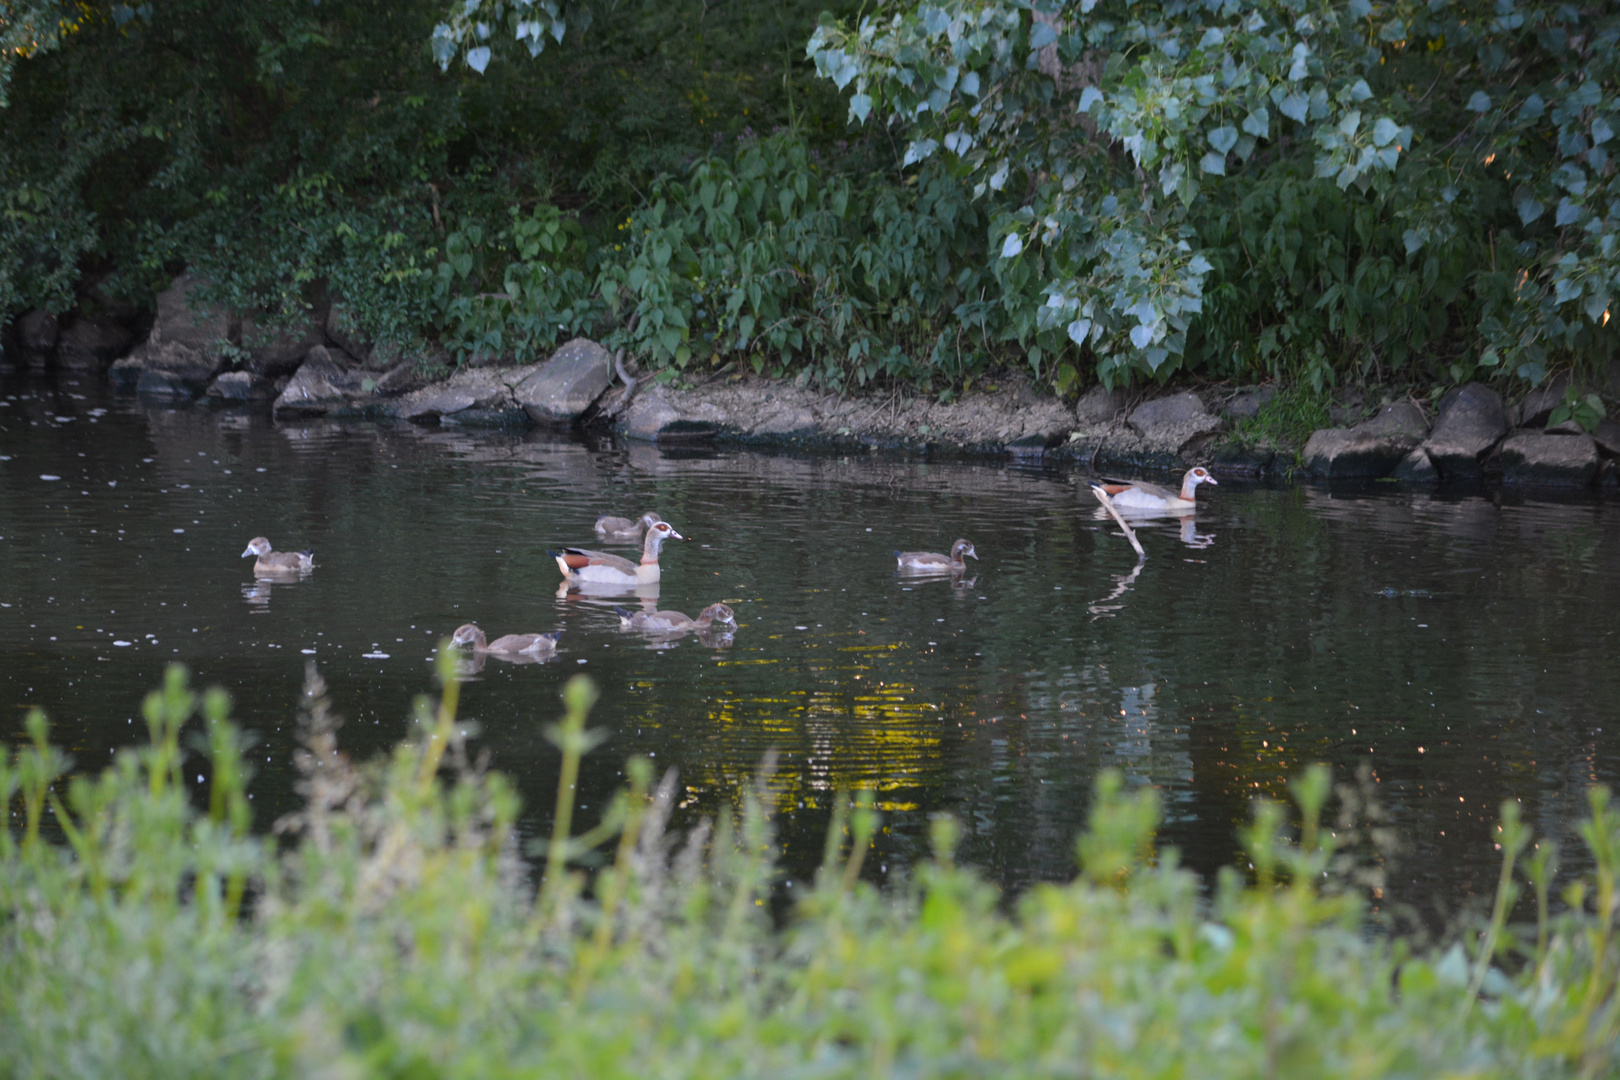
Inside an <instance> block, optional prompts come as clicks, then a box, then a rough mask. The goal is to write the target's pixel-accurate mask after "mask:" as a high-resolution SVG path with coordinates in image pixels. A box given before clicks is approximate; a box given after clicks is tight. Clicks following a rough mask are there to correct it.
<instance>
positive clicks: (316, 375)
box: [275, 345, 362, 419]
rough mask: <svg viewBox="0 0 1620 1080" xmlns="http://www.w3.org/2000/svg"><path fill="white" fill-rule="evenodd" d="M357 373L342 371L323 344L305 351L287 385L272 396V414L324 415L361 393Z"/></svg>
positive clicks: (282, 415) (281, 415) (278, 416)
mask: <svg viewBox="0 0 1620 1080" xmlns="http://www.w3.org/2000/svg"><path fill="white" fill-rule="evenodd" d="M361 392H362V390H361V382H360V379H359V377H358V376H356V375H354V374H353V373H351V372H348V371H345V370H344V369H343V368H341V367H339V366H338V365H337V363H336V362H335V361H334V360H333V359H332V354H331V353H330V352H328V351H327V348H326V346H325V345H317V346H315V347H314V348H312V349H310V350H309V354H308V355H307V356H306V357H305V358H304V362H303V363H302V364H300V365H299V367H298V371H297V373H296V374H294V375H293V377H292V381H291V382H289V383H288V384H287V388H286V389H285V390H283V391H282V392H281V396H280V397H278V398H276V404H275V414H276V417H277V418H278V419H279V418H281V417H284V416H324V415H326V414H327V413H329V412H331V411H332V410H333V409H335V408H341V407H343V406H345V405H348V404H349V400H350V398H351V397H352V396H354V395H356V394H359V393H361Z"/></svg>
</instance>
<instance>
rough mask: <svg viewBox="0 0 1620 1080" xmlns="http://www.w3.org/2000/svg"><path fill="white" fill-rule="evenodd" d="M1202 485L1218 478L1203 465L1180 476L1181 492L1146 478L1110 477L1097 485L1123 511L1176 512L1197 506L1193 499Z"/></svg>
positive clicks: (1213, 482) (1211, 482) (1213, 481)
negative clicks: (1118, 478)
mask: <svg viewBox="0 0 1620 1080" xmlns="http://www.w3.org/2000/svg"><path fill="white" fill-rule="evenodd" d="M1199 484H1215V478H1214V477H1213V476H1211V475H1209V470H1208V469H1206V468H1204V467H1203V466H1202V465H1200V466H1198V467H1197V468H1194V469H1188V470H1187V475H1186V476H1184V477H1182V478H1181V494H1180V495H1176V494H1174V493H1173V492H1171V491H1170V489H1169V488H1163V487H1160V486H1159V485H1158V484H1150V483H1148V482H1147V481H1146V480H1134V481H1131V480H1107V481H1104V482H1103V483H1101V484H1099V485H1097V486H1098V487H1100V488H1102V489H1103V490H1104V491H1106V492H1107V493H1108V497H1109V498H1110V499H1112V500H1113V503H1114V505H1115V506H1117V507H1118V508H1119V509H1121V510H1123V511H1131V510H1136V511H1142V510H1153V511H1160V510H1166V511H1170V512H1172V513H1174V512H1180V511H1183V510H1191V509H1193V508H1194V507H1195V506H1197V505H1198V504H1197V503H1195V502H1194V501H1193V495H1194V494H1195V493H1196V492H1197V490H1198V485H1199ZM1216 486H1217V487H1219V486H1220V485H1219V484H1216Z"/></svg>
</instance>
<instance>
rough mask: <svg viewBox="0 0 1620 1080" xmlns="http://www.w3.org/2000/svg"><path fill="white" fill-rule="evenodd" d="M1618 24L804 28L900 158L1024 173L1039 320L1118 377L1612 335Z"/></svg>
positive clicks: (1086, 14) (1014, 187) (1080, 20)
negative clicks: (904, 141) (896, 134)
mask: <svg viewBox="0 0 1620 1080" xmlns="http://www.w3.org/2000/svg"><path fill="white" fill-rule="evenodd" d="M1617 39H1620V16H1617V15H1616V13H1615V12H1614V10H1613V9H1612V8H1611V7H1607V6H1600V7H1594V8H1592V9H1591V10H1585V9H1582V8H1580V7H1578V6H1574V5H1564V4H1557V3H1551V2H1546V3H1542V2H1536V0H1527V2H1520V0H1500V2H1498V0H1488V2H1487V0H1478V2H1471V0H1444V2H1437V3H1432V4H1428V5H1420V6H1414V5H1411V4H1406V3H1400V2H1391V3H1376V4H1375V3H1372V2H1371V0H1348V2H1328V0H1229V2H1222V3H1215V2H1209V3H1193V2H1178V3H1172V4H1167V5H1163V6H1161V7H1158V8H1153V9H1151V10H1149V9H1144V8H1141V7H1140V6H1138V5H1133V4H1131V3H1128V2H1124V0H1120V2H1107V0H1103V2H1098V0H1078V2H1071V3H1060V2H1057V0H950V2H945V3H938V4H934V3H929V4H916V3H896V4H892V5H888V6H887V9H886V10H884V11H881V12H873V13H870V14H865V15H863V16H862V17H861V18H860V19H859V20H858V21H857V22H856V23H855V24H854V25H848V24H845V23H840V22H837V21H827V22H824V23H823V24H822V26H821V27H820V29H818V30H817V32H816V34H815V36H814V37H813V38H812V39H811V42H810V46H809V51H810V54H811V55H812V56H813V57H814V59H815V61H816V64H817V67H818V70H820V71H821V72H822V73H823V74H824V75H825V76H827V77H828V78H829V79H831V80H832V81H833V82H834V83H835V84H836V85H837V86H838V87H839V88H840V89H847V90H849V91H850V92H851V94H850V98H849V111H850V118H851V120H853V121H855V122H857V123H866V122H868V120H869V119H870V120H871V121H873V122H878V121H881V122H882V123H884V124H886V125H891V126H898V127H900V128H901V129H903V130H904V131H905V132H906V134H907V137H908V138H909V146H908V149H907V151H906V160H907V162H908V163H909V162H912V161H923V160H928V159H931V158H933V157H935V156H937V155H943V156H945V157H947V158H948V159H950V160H951V161H952V162H953V163H954V164H955V166H956V167H957V168H958V169H959V170H961V172H962V173H963V174H964V183H971V184H973V185H974V191H975V192H976V193H978V194H980V195H984V194H986V193H993V192H996V191H1002V190H1006V191H1019V192H1021V196H1020V200H1019V202H1018V204H1017V209H1016V210H1010V211H1009V212H1007V213H1006V214H1005V215H1004V216H1003V217H1001V218H1000V219H999V220H998V224H997V227H996V230H995V231H996V233H997V234H998V235H999V236H1000V237H1002V238H1003V239H1002V240H1001V243H1000V245H999V255H1000V260H1001V262H1003V263H1016V262H1018V261H1020V260H1027V261H1031V262H1033V263H1034V264H1035V269H1034V271H1033V273H1031V274H1030V275H1029V277H1028V279H1027V280H1025V281H1017V280H1013V281H1009V282H1007V284H1008V285H1009V286H1010V289H1009V291H1014V290H1016V291H1018V292H1020V293H1022V294H1023V295H1024V296H1025V297H1026V298H1029V297H1030V294H1031V293H1036V294H1038V297H1039V298H1040V299H1041V301H1042V303H1041V306H1040V308H1039V311H1040V317H1039V319H1038V320H1037V323H1036V327H1035V330H1036V331H1037V333H1036V334H1035V335H1031V334H1030V332H1029V329H1030V328H1029V327H1027V326H1026V325H1021V324H1015V326H1014V330H1015V332H1016V333H1017V335H1018V336H1019V338H1020V340H1031V339H1033V340H1036V341H1038V342H1039V344H1040V346H1041V347H1044V348H1051V347H1052V346H1053V344H1054V343H1055V341H1056V340H1057V336H1058V335H1059V334H1060V333H1061V334H1065V335H1066V336H1067V337H1068V338H1069V339H1071V341H1072V342H1073V345H1074V346H1075V347H1076V348H1078V349H1080V350H1081V351H1082V352H1083V353H1086V354H1089V355H1090V356H1091V357H1092V358H1093V360H1094V363H1095V366H1096V369H1097V371H1098V373H1099V375H1100V376H1101V378H1102V379H1103V381H1105V382H1113V381H1118V380H1120V379H1123V378H1129V377H1130V376H1131V374H1132V373H1133V372H1134V373H1135V374H1138V375H1146V376H1150V377H1154V378H1164V377H1165V376H1167V375H1168V374H1169V373H1170V372H1172V371H1175V370H1177V369H1179V368H1181V367H1202V368H1204V369H1206V370H1209V371H1211V372H1212V373H1213V374H1216V375H1223V376H1224V375H1235V374H1242V373H1255V372H1259V371H1268V372H1269V373H1271V374H1278V373H1281V372H1282V371H1284V370H1287V371H1288V372H1289V373H1290V374H1292V375H1295V376H1296V377H1298V376H1303V377H1304V378H1305V379H1306V380H1307V381H1310V382H1312V383H1313V384H1314V385H1315V386H1317V387H1318V388H1320V386H1321V385H1323V384H1324V383H1326V382H1329V381H1332V378H1331V376H1332V375H1334V374H1339V375H1354V376H1356V377H1366V376H1368V375H1375V376H1376V375H1378V374H1384V375H1386V376H1387V375H1388V374H1389V373H1391V372H1399V373H1403V374H1404V373H1406V372H1409V371H1410V370H1411V368H1412V367H1414V366H1418V367H1419V370H1420V371H1421V370H1422V367H1429V369H1430V372H1432V373H1433V374H1434V375H1438V376H1440V377H1442V378H1449V379H1455V380H1462V379H1466V378H1469V377H1472V376H1473V375H1474V374H1475V372H1476V368H1477V367H1478V368H1483V369H1484V370H1485V373H1487V374H1489V373H1491V372H1492V371H1497V372H1502V371H1507V372H1512V373H1514V374H1516V375H1518V376H1520V377H1522V378H1525V379H1528V380H1530V381H1532V382H1535V381H1539V380H1540V379H1541V378H1543V377H1544V375H1545V373H1546V370H1547V366H1548V364H1549V363H1552V362H1554V361H1555V360H1556V361H1557V362H1558V363H1560V364H1565V365H1567V364H1594V363H1596V362H1599V361H1601V360H1604V359H1606V358H1607V357H1608V356H1610V355H1612V353H1613V350H1614V342H1613V337H1612V335H1609V334H1607V333H1605V331H1604V330H1603V327H1604V326H1606V324H1607V319H1608V305H1609V298H1610V296H1611V293H1612V291H1613V289H1614V287H1615V281H1616V278H1615V270H1616V265H1617V264H1615V263H1614V259H1615V258H1616V257H1617V253H1616V251H1615V250H1614V248H1615V244H1614V240H1613V237H1612V236H1611V235H1610V234H1611V233H1612V231H1613V230H1614V229H1615V228H1616V226H1617V225H1620V218H1616V216H1615V214H1616V210H1615V207H1616V206H1617V205H1620V199H1617V196H1620V189H1616V188H1615V187H1614V186H1613V185H1614V184H1615V183H1616V180H1615V170H1614V168H1613V167H1612V165H1611V164H1610V163H1609V160H1608V150H1607V148H1606V144H1607V143H1608V141H1609V140H1610V139H1611V138H1612V135H1613V128H1614V123H1615V122H1616V121H1615V119H1614V117H1615V115H1616V110H1617V104H1616V96H1615V95H1616V93H1617V90H1620V83H1617V71H1616V66H1615V65H1616V60H1615V57H1616V55H1620V51H1617V49H1616V44H1617ZM1555 202H1556V203H1557V210H1556V213H1552V214H1550V215H1549V214H1548V213H1547V211H1548V208H1550V207H1552V206H1553V204H1554V203H1555ZM1549 219H1550V220H1549ZM1032 299H1033V298H1030V299H1026V300H1025V304H1026V305H1030V306H1032V305H1031V300H1032ZM1007 306H1008V307H1009V308H1011V307H1013V306H1015V305H1014V304H1013V303H1012V302H1011V300H1009V301H1008V303H1007ZM1040 332H1044V333H1045V335H1046V336H1045V337H1041V336H1040ZM1436 354H1438V356H1437V355H1436ZM1436 359H1440V360H1443V361H1444V363H1443V364H1435V363H1434V361H1435V360H1436ZM1436 368H1438V370H1435V369H1436ZM1424 374H1429V372H1424Z"/></svg>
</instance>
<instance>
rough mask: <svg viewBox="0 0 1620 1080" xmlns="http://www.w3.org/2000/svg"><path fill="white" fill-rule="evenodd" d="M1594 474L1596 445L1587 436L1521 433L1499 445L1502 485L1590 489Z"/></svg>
mask: <svg viewBox="0 0 1620 1080" xmlns="http://www.w3.org/2000/svg"><path fill="white" fill-rule="evenodd" d="M1597 470H1598V452H1597V444H1596V443H1594V442H1593V441H1592V439H1591V438H1590V437H1589V436H1586V435H1547V434H1544V433H1542V432H1521V433H1520V434H1517V435H1515V436H1513V437H1512V438H1510V439H1508V440H1507V441H1506V442H1504V443H1503V444H1502V483H1504V484H1512V485H1515V486H1535V487H1589V486H1591V483H1592V479H1593V478H1594V477H1596V476H1597Z"/></svg>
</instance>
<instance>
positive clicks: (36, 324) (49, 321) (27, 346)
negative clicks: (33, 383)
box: [11, 310, 60, 367]
mask: <svg viewBox="0 0 1620 1080" xmlns="http://www.w3.org/2000/svg"><path fill="white" fill-rule="evenodd" d="M11 332H12V339H13V341H14V342H15V345H16V348H17V351H18V353H19V354H20V355H19V356H17V357H16V358H15V359H17V360H19V361H21V362H23V363H25V364H31V365H33V366H35V367H43V366H44V365H45V362H46V361H47V360H49V359H50V356H51V354H52V353H53V352H55V351H56V342H57V338H58V337H59V336H60V327H59V325H58V323H57V321H56V316H55V315H52V314H50V313H49V312H45V311H37V310H36V311H30V312H27V313H26V314H24V315H22V316H20V317H19V318H18V319H17V321H16V323H15V324H13V326H12V328H11Z"/></svg>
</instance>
